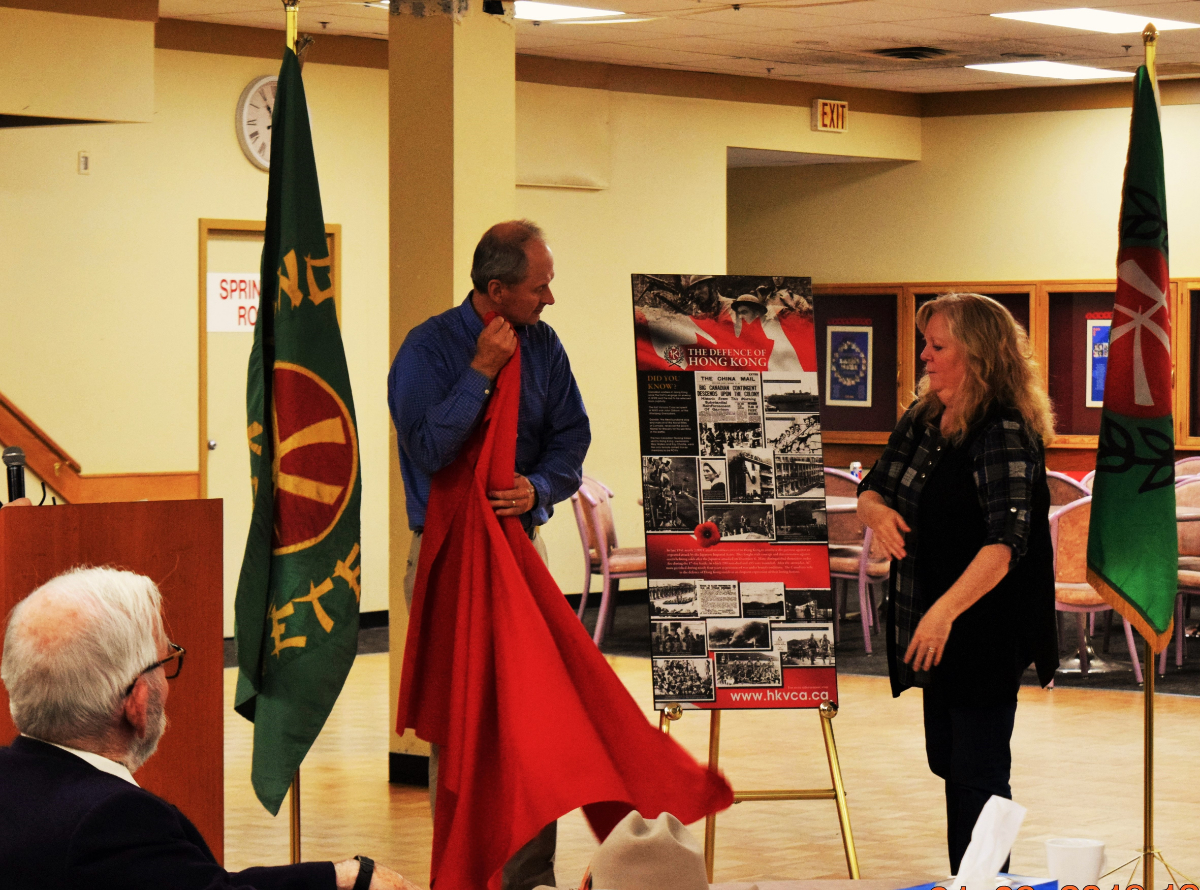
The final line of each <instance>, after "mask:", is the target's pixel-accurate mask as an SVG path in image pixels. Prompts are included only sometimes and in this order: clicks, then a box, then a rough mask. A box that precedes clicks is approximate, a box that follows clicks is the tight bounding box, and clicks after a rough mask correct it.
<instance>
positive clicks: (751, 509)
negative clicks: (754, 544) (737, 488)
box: [704, 504, 775, 541]
mask: <svg viewBox="0 0 1200 890" xmlns="http://www.w3.org/2000/svg"><path fill="white" fill-rule="evenodd" d="M704 519H705V520H706V521H708V522H711V523H713V524H714V525H715V526H716V527H717V531H719V532H720V533H721V540H722V541H773V540H775V511H774V508H773V507H772V506H771V505H770V504H705V505H704Z"/></svg>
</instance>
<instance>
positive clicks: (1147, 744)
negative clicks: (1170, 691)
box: [1142, 22, 1158, 890]
mask: <svg viewBox="0 0 1200 890" xmlns="http://www.w3.org/2000/svg"><path fill="white" fill-rule="evenodd" d="M1157 43H1158V29H1157V28H1155V27H1154V23H1153V22H1147V23H1146V27H1145V29H1143V31H1142V44H1143V45H1144V46H1145V49H1146V73H1147V74H1148V75H1149V76H1150V83H1151V84H1153V86H1154V94H1155V97H1157V96H1158V81H1157V79H1156V78H1155V76H1154V56H1155V51H1156V48H1157ZM1145 644H1146V668H1145V670H1144V671H1143V674H1142V676H1143V677H1144V680H1145V684H1144V690H1143V691H1144V694H1145V697H1146V710H1145V717H1144V720H1143V723H1144V731H1145V734H1144V738H1143V746H1144V751H1143V759H1144V763H1143V765H1142V770H1143V772H1142V886H1143V887H1145V888H1146V890H1152V888H1153V887H1154V856H1155V854H1156V851H1155V849H1154V680H1155V676H1154V672H1155V671H1156V670H1157V669H1158V665H1157V664H1156V663H1155V662H1156V661H1157V659H1156V658H1155V657H1154V647H1153V646H1151V645H1150V641H1149V640H1146V641H1145Z"/></svg>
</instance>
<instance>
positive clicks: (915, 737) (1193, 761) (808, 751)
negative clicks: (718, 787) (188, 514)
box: [225, 655, 1200, 887]
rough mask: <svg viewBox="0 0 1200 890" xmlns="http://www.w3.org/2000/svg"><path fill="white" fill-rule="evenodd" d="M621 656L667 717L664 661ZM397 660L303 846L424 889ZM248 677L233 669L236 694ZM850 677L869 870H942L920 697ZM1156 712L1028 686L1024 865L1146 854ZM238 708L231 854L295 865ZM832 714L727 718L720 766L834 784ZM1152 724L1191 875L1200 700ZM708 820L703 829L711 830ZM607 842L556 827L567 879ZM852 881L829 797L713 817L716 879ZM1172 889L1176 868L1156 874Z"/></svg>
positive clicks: (333, 736)
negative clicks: (828, 750) (655, 677)
mask: <svg viewBox="0 0 1200 890" xmlns="http://www.w3.org/2000/svg"><path fill="white" fill-rule="evenodd" d="M610 661H611V663H612V664H613V667H614V669H615V670H616V671H617V673H618V674H619V675H620V677H621V679H622V680H623V681H624V682H625V684H626V686H627V687H628V688H629V689H630V691H631V692H632V694H633V695H634V697H635V698H636V699H637V700H638V702H639V703H641V704H642V706H643V708H644V709H645V710H646V713H647V716H648V719H651V718H653V717H654V715H653V713H652V712H651V711H650V710H649V704H650V701H649V692H650V661H649V660H648V659H636V658H611V659H610ZM387 670H388V662H387V656H386V655H365V656H359V658H358V660H357V661H356V662H355V665H354V668H353V670H352V671H351V673H350V677H349V680H348V681H347V683H346V687H345V691H344V692H343V693H342V696H341V699H340V700H339V702H338V704H337V707H336V708H335V710H334V712H333V715H332V716H331V718H330V720H329V723H328V724H327V726H326V729H325V731H324V732H323V733H322V735H321V737H320V739H318V741H317V743H316V745H315V746H314V747H313V750H312V752H311V753H310V755H309V757H308V760H307V761H306V763H305V766H304V769H303V772H302V777H303V778H302V781H303V790H302V794H301V800H302V806H303V854H304V858H305V859H330V858H332V859H340V858H344V857H347V856H353V855H354V854H356V853H365V854H367V855H370V856H373V857H375V858H376V859H378V860H380V861H381V862H384V863H386V864H387V865H389V866H392V867H394V868H396V869H397V870H399V871H400V872H401V873H403V874H404V875H405V876H406V877H408V878H410V879H411V880H413V881H414V882H415V883H417V884H419V885H421V886H422V887H427V886H428V879H429V848H430V841H431V836H432V825H431V820H430V816H429V809H428V802H427V797H426V793H425V791H424V790H423V789H413V788H406V787H399V786H390V785H389V784H388V782H387V761H388V756H387V748H388V727H387V720H388V718H387V714H388V700H387V696H388V693H387ZM234 677H235V672H234V671H233V670H227V671H226V672H225V698H226V704H227V705H230V706H231V705H232V698H233V689H234ZM838 683H839V690H840V696H841V702H842V708H841V712H840V713H839V715H838V716H837V718H836V719H835V720H834V731H835V733H836V735H837V742H838V748H839V753H840V755H841V763H842V769H843V772H844V774H845V780H846V786H847V789H848V791H849V794H850V815H851V819H852V822H853V828H854V834H855V839H856V841H857V845H858V854H859V861H860V863H861V867H862V875H863V877H864V878H867V877H874V878H882V877H888V876H890V875H912V874H926V875H928V876H929V877H930V879H933V878H937V877H942V876H945V875H946V874H947V873H948V863H947V861H946V854H945V840H944V837H945V835H944V832H945V816H944V809H943V797H942V788H941V783H940V781H939V780H938V779H936V778H935V777H934V776H933V775H932V774H930V772H929V770H928V768H927V767H926V765H925V759H924V745H923V734H922V731H921V700H920V697H919V694H917V693H915V692H909V693H907V694H905V695H904V696H903V697H901V698H900V699H897V700H893V699H892V698H891V697H890V694H889V692H888V688H887V681H886V680H885V679H882V678H876V677H861V676H842V677H839V680H838ZM1142 708H1143V698H1142V696H1141V694H1140V693H1130V692H1107V691H1091V690H1081V689H1058V690H1054V691H1050V692H1045V691H1041V690H1036V689H1022V690H1021V699H1020V706H1019V707H1018V709H1017V725H1016V732H1015V735H1014V739H1013V781H1012V785H1013V797H1014V799H1015V800H1016V801H1017V802H1018V803H1021V804H1022V805H1024V806H1025V807H1027V808H1028V809H1029V814H1028V815H1027V816H1026V819H1025V824H1024V826H1023V828H1022V830H1021V834H1020V837H1019V839H1018V840H1017V844H1016V847H1015V848H1014V851H1013V860H1012V870H1013V871H1014V872H1016V873H1021V874H1030V875H1038V874H1045V872H1046V860H1045V853H1044V847H1043V841H1044V840H1045V839H1046V838H1048V837H1052V836H1056V835H1057V836H1062V835H1066V836H1076V837H1091V838H1099V839H1101V840H1103V841H1104V842H1105V843H1106V844H1107V845H1108V861H1109V866H1110V867H1113V866H1116V865H1119V864H1120V863H1121V862H1124V861H1125V860H1127V859H1130V858H1132V857H1133V856H1134V852H1135V850H1136V849H1137V848H1138V847H1139V846H1140V844H1141V838H1142V816H1141V814H1142ZM226 714H227V715H228V716H227V717H226V721H225V851H226V865H227V867H229V868H231V869H238V868H244V867H246V866H249V865H258V864H263V865H267V864H278V863H283V862H286V861H288V819H287V815H286V813H287V804H286V802H285V804H284V809H283V810H281V811H280V816H279V817H278V818H272V817H271V816H269V815H268V814H267V813H266V811H265V810H263V808H262V806H261V805H260V804H259V803H258V801H257V800H256V799H255V797H254V794H253V791H252V790H251V788H250V782H249V775H250V742H251V725H250V724H249V723H247V722H246V721H244V720H242V719H241V718H240V717H238V716H237V715H236V714H234V713H233V711H232V710H231V709H227V710H226ZM818 721H819V718H818V717H817V715H816V714H815V712H810V711H793V712H774V713H772V712H766V711H759V712H755V711H749V712H743V713H732V712H730V713H726V714H725V715H724V720H723V727H722V728H723V733H722V743H721V754H722V762H721V765H722V768H723V769H724V771H725V773H726V775H727V776H728V778H729V780H730V782H731V783H732V784H733V786H734V787H735V788H746V789H751V788H796V787H818V786H827V785H828V782H829V773H828V769H827V767H826V763H825V755H824V747H823V745H822V743H821V735H820V727H819V723H818ZM1156 726H1157V734H1156V741H1155V744H1156V749H1155V750H1156V769H1157V776H1158V781H1157V789H1158V790H1157V798H1156V810H1155V826H1156V830H1155V839H1156V841H1157V843H1158V846H1159V848H1160V849H1161V850H1162V851H1163V852H1164V855H1165V856H1166V858H1167V860H1168V861H1169V862H1170V863H1171V864H1172V865H1173V866H1175V867H1176V869H1177V870H1179V871H1182V873H1183V874H1186V875H1190V876H1192V877H1193V878H1194V877H1197V876H1200V844H1197V843H1196V835H1197V831H1196V825H1197V824H1198V820H1200V744H1198V743H1197V739H1198V735H1200V732H1198V731H1200V699H1197V698H1192V697H1181V696H1160V697H1159V698H1158V699H1157V724H1156ZM674 732H675V737H676V738H677V739H679V741H680V742H681V743H682V744H683V745H684V746H685V747H686V748H687V749H688V750H689V751H691V752H692V753H693V754H694V755H695V756H697V757H698V758H700V759H703V758H705V757H707V745H708V716H707V715H704V714H700V713H697V712H685V714H684V717H683V719H682V720H680V721H679V722H678V723H677V724H676V727H675V730H674ZM703 830H704V826H703V823H700V824H699V825H697V826H694V827H693V831H695V832H696V834H697V836H702V835H703ZM594 849H595V841H594V839H593V838H592V836H591V834H590V832H589V831H588V829H587V826H586V823H585V822H584V820H583V819H582V817H581V815H580V814H579V813H578V812H576V813H572V814H570V815H568V816H567V817H565V818H564V819H562V820H561V821H560V823H559V859H558V863H559V864H558V878H559V884H560V885H561V886H564V887H566V886H578V883H579V879H580V876H581V875H582V873H583V869H584V867H585V866H586V864H587V862H588V860H589V858H590V857H591V855H592V851H593V850H594ZM1126 874H1127V872H1126ZM1158 874H1159V875H1162V871H1161V869H1160V870H1159V871H1158ZM845 875H846V871H845V859H844V856H843V853H842V846H841V837H840V834H839V832H838V823H837V818H836V813H835V810H834V806H833V803H832V802H826V801H817V802H789V803H743V804H739V805H737V806H736V807H734V808H733V809H732V810H730V811H728V812H726V813H723V814H722V815H721V816H720V817H719V818H718V820H717V857H716V875H715V879H716V880H717V881H718V882H727V881H751V880H769V879H776V880H778V879H794V878H819V877H845ZM1102 883H1103V882H1102ZM1166 883H1167V881H1166V879H1165V876H1164V880H1161V881H1159V880H1156V881H1155V884H1156V885H1157V886H1160V887H1161V886H1165V885H1166ZM1108 886H1111V883H1109V884H1108Z"/></svg>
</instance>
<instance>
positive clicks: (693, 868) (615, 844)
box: [536, 810, 708, 890]
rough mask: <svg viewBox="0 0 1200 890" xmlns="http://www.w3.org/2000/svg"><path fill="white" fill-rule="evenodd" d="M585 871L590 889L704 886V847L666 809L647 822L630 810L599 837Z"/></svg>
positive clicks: (691, 889)
mask: <svg viewBox="0 0 1200 890" xmlns="http://www.w3.org/2000/svg"><path fill="white" fill-rule="evenodd" d="M588 871H589V873H590V874H591V878H592V881H591V884H590V885H588V884H587V882H586V880H585V883H584V886H585V887H586V886H590V887H591V888H592V890H708V875H707V872H706V871H705V868H704V850H703V849H702V848H701V846H700V842H699V841H697V840H696V838H694V837H693V836H692V833H691V832H690V831H688V830H687V829H686V828H684V827H683V823H682V822H680V821H679V820H678V819H676V818H675V817H674V816H672V815H671V814H670V813H663V814H662V815H661V816H659V817H658V818H657V819H654V820H652V821H650V822H647V821H646V820H645V819H643V818H642V814H641V813H639V812H637V811H636V810H635V811H633V812H632V813H630V814H629V815H628V816H626V817H625V818H624V819H622V820H621V821H620V822H618V823H617V827H616V828H614V829H613V830H612V833H611V834H609V836H608V837H607V838H605V839H604V843H602V844H601V845H600V849H598V850H597V851H596V855H595V856H593V857H592V864H591V866H590V867H589V869H588ZM536 890H554V888H553V887H545V886H542V887H538V888H536Z"/></svg>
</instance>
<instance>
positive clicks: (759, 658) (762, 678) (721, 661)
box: [716, 651, 783, 687]
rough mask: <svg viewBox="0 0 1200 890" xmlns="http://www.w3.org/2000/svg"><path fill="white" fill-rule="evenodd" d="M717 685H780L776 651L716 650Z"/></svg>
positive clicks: (780, 678) (781, 672)
mask: <svg viewBox="0 0 1200 890" xmlns="http://www.w3.org/2000/svg"><path fill="white" fill-rule="evenodd" d="M716 659H717V685H718V686H723V687H736V686H782V685H783V670H782V668H781V667H780V663H779V653H778V652H774V651H771V652H718V653H717V654H716Z"/></svg>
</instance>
